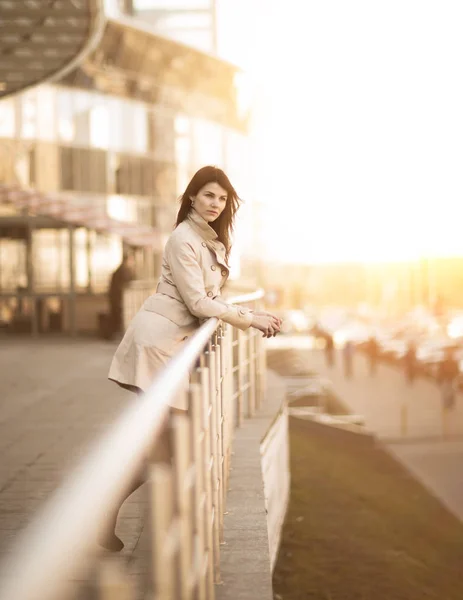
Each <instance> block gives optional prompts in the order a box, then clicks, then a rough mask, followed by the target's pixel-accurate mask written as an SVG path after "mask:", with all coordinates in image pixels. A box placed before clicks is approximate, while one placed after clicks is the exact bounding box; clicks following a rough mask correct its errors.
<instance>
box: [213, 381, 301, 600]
mask: <svg viewBox="0 0 463 600" xmlns="http://www.w3.org/2000/svg"><path fill="white" fill-rule="evenodd" d="M285 390H286V387H285V384H284V382H283V380H282V379H281V378H280V377H278V376H277V375H276V374H274V373H273V372H272V371H268V374H267V394H266V400H265V402H264V404H263V406H262V407H261V409H260V410H259V411H258V412H257V414H256V416H255V417H254V418H252V419H248V420H246V421H244V423H243V425H242V427H240V428H239V429H237V430H236V431H235V435H234V441H233V454H232V460H231V468H232V470H231V473H230V480H229V489H228V495H227V505H226V513H225V517H224V530H225V536H224V537H225V544H224V545H223V546H222V547H221V563H220V565H221V566H220V571H221V573H220V576H221V582H220V584H219V585H217V586H216V600H255V599H256V598H258V599H259V600H273V591H272V569H273V564H274V562H275V558H276V555H277V552H278V545H279V540H280V534H281V528H282V525H283V520H284V515H285V513H286V506H287V502H288V495H289V465H288V460H287V459H288V417H287V407H286V402H285ZM285 457H286V458H285ZM279 485H281V488H278V486H279ZM277 493H278V494H281V497H280V498H279V499H277ZM267 511H268V513H267Z"/></svg>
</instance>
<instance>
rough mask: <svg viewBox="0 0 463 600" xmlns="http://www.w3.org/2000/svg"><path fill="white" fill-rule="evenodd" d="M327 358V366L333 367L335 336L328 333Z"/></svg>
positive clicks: (326, 335)
mask: <svg viewBox="0 0 463 600" xmlns="http://www.w3.org/2000/svg"><path fill="white" fill-rule="evenodd" d="M324 338H325V357H326V364H327V365H328V366H329V367H332V366H333V365H334V341H333V336H332V335H331V334H330V333H328V332H327V331H325V335H324Z"/></svg>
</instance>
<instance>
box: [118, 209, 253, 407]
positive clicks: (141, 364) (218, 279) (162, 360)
mask: <svg viewBox="0 0 463 600" xmlns="http://www.w3.org/2000/svg"><path fill="white" fill-rule="evenodd" d="M228 273H229V268H228V265H227V264H226V262H225V247H224V245H223V244H222V243H221V242H219V241H218V240H217V234H216V232H215V231H214V230H213V229H212V227H210V226H209V225H208V223H207V222H206V221H205V220H204V219H203V218H202V217H200V216H199V215H198V214H197V213H196V212H194V211H192V213H191V214H190V216H189V217H188V218H187V219H186V220H185V221H183V222H182V223H180V225H179V226H178V227H177V228H176V229H175V230H174V231H173V233H172V234H171V236H170V237H169V239H168V240H167V243H166V247H165V250H164V256H163V262H162V269H161V277H160V280H159V283H158V286H157V289H156V293H155V294H153V295H152V296H149V297H148V298H147V299H146V300H145V302H144V304H143V306H142V307H141V309H140V310H139V311H138V313H137V314H136V315H135V317H134V318H133V320H132V322H131V323H130V324H129V327H128V328H127V331H126V333H125V335H124V337H123V339H122V341H121V343H120V344H119V347H118V348H117V350H116V353H115V354H114V357H113V360H112V363H111V367H110V370H109V375H108V377H109V379H111V380H112V381H115V382H116V383H118V384H119V385H121V386H122V387H127V388H129V389H130V388H132V386H135V387H137V388H140V389H141V390H143V391H145V390H146V389H147V388H148V387H149V385H150V384H151V383H152V381H153V379H154V378H155V375H156V373H157V372H158V371H159V369H162V367H164V365H165V364H166V363H167V362H168V360H169V359H170V358H171V357H172V356H173V355H174V354H175V353H176V352H177V351H178V350H179V349H180V347H181V346H182V344H183V343H184V342H185V341H186V340H187V339H188V338H189V336H191V334H192V333H193V332H194V331H195V330H196V329H198V327H199V325H200V324H201V322H202V321H204V320H207V319H208V318H210V317H218V318H220V319H222V321H224V322H226V323H230V324H231V325H233V326H234V327H238V328H239V329H243V330H244V329H247V328H248V327H250V325H251V322H252V311H251V310H249V309H247V308H244V307H241V306H237V305H233V304H227V303H226V302H224V301H223V300H221V299H220V292H221V288H222V287H223V285H224V284H225V282H226V281H227V278H228ZM186 383H187V382H185V384H186ZM170 404H171V406H173V407H175V408H181V409H184V410H185V409H187V408H188V406H187V400H186V394H183V393H179V395H178V397H177V398H175V399H173V400H172V402H171V403H170Z"/></svg>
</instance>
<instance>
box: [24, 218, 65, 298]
mask: <svg viewBox="0 0 463 600" xmlns="http://www.w3.org/2000/svg"><path fill="white" fill-rule="evenodd" d="M32 239H33V248H34V287H35V289H36V290H37V291H66V290H68V288H69V232H68V230H67V229H39V230H36V231H33V233H32Z"/></svg>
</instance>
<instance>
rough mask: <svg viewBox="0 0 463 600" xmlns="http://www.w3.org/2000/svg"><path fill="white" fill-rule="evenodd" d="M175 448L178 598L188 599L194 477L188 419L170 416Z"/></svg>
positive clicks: (189, 598)
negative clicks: (179, 579) (178, 529)
mask: <svg viewBox="0 0 463 600" xmlns="http://www.w3.org/2000/svg"><path fill="white" fill-rule="evenodd" d="M173 432H174V447H175V454H174V456H175V461H174V464H175V483H176V485H175V488H176V495H177V507H178V512H179V520H180V539H181V544H180V572H181V599H182V600H191V599H192V598H193V594H192V585H191V584H192V582H191V570H192V568H191V567H192V562H193V561H192V556H193V502H192V496H193V476H192V469H191V444H190V425H189V418H188V417H184V416H175V417H174V418H173Z"/></svg>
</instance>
